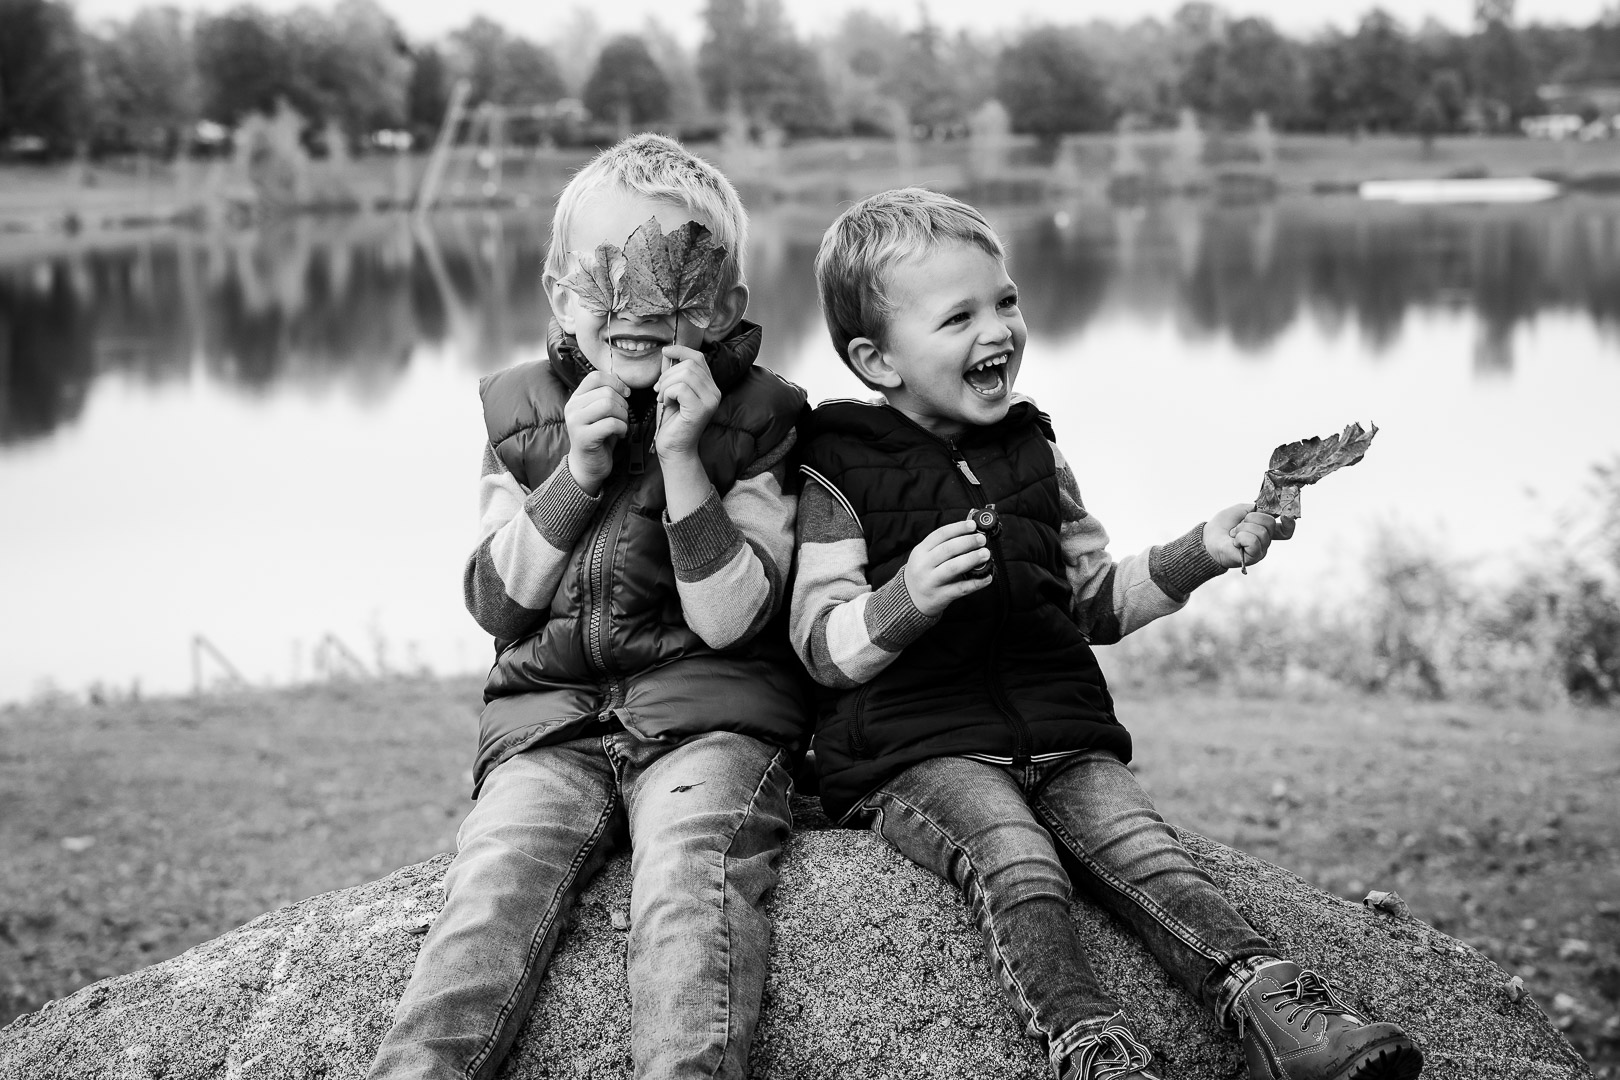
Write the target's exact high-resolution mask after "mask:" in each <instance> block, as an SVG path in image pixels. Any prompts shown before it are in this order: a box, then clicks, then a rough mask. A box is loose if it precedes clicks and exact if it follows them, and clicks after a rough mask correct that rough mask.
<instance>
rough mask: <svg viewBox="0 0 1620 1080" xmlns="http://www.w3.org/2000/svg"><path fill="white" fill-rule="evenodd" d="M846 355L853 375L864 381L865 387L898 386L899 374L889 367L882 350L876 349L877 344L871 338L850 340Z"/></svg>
mask: <svg viewBox="0 0 1620 1080" xmlns="http://www.w3.org/2000/svg"><path fill="white" fill-rule="evenodd" d="M847 355H848V356H849V366H850V367H852V368H854V369H855V374H857V375H859V376H860V377H861V378H862V379H863V380H865V382H866V383H867V385H869V386H884V387H889V388H891V389H892V388H894V387H898V386H899V385H900V373H899V372H898V371H896V370H894V368H892V367H890V366H889V361H888V358H887V357H885V356H884V355H883V350H882V349H880V348H878V344H877V342H875V341H873V340H872V339H871V338H865V337H858V338H850V339H849V345H848V347H847Z"/></svg>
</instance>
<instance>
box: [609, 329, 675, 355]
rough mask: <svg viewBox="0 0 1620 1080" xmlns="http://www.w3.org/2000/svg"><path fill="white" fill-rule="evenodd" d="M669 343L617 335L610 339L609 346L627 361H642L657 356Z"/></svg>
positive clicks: (660, 340) (651, 338) (656, 339)
mask: <svg viewBox="0 0 1620 1080" xmlns="http://www.w3.org/2000/svg"><path fill="white" fill-rule="evenodd" d="M668 344H669V342H667V341H665V340H663V339H662V338H654V337H628V336H625V335H622V334H616V335H614V336H613V337H610V338H608V345H609V346H611V347H612V349H613V351H614V352H616V353H618V354H619V355H620V356H622V357H624V358H625V359H626V360H640V359H643V358H645V357H648V356H657V355H658V354H659V353H660V352H661V351H662V350H663V348H664V346H665V345H668Z"/></svg>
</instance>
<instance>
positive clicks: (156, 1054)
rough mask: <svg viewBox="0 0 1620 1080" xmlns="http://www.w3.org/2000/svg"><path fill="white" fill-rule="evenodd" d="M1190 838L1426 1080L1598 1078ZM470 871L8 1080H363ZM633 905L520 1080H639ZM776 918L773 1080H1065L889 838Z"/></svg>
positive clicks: (762, 1074) (238, 970) (520, 1060)
mask: <svg viewBox="0 0 1620 1080" xmlns="http://www.w3.org/2000/svg"><path fill="white" fill-rule="evenodd" d="M1182 835H1183V838H1184V840H1185V842H1186V844H1187V846H1188V848H1189V849H1190V850H1191V851H1192V852H1193V854H1194V855H1195V856H1196V857H1197V858H1198V859H1199V861H1200V862H1202V863H1203V865H1204V866H1205V867H1206V868H1207V869H1208V870H1209V872H1210V874H1211V875H1212V876H1213V877H1214V879H1215V883H1216V884H1217V885H1218V886H1219V887H1220V888H1221V889H1222V890H1223V891H1224V892H1225V893H1226V895H1227V896H1229V897H1230V898H1231V899H1232V901H1233V902H1234V903H1235V904H1236V906H1237V907H1238V908H1239V909H1240V910H1241V911H1243V912H1244V914H1246V915H1247V916H1248V917H1249V919H1250V920H1251V921H1252V922H1253V923H1254V924H1255V926H1256V927H1258V928H1259V929H1260V931H1261V932H1262V933H1264V934H1266V935H1267V936H1269V937H1270V938H1271V939H1272V940H1273V941H1275V942H1276V943H1277V944H1278V945H1279V947H1280V948H1281V949H1282V950H1283V951H1284V952H1285V953H1286V954H1288V955H1290V956H1292V957H1295V958H1298V959H1300V960H1301V961H1302V962H1304V963H1305V964H1307V965H1309V966H1314V967H1317V968H1319V969H1320V970H1322V971H1323V972H1324V973H1326V974H1328V975H1329V976H1330V977H1331V978H1333V979H1334V980H1335V981H1337V982H1339V983H1340V984H1342V985H1343V987H1344V988H1345V989H1346V990H1347V992H1348V996H1349V999H1350V1000H1351V1001H1352V1002H1354V1003H1355V1004H1357V1005H1358V1006H1360V1007H1361V1008H1362V1009H1363V1010H1364V1011H1365V1012H1366V1013H1367V1014H1368V1015H1370V1016H1372V1017H1374V1018H1381V1019H1382V1018H1388V1019H1394V1020H1398V1021H1400V1022H1401V1023H1402V1024H1404V1025H1405V1027H1406V1029H1407V1030H1408V1031H1409V1032H1410V1033H1411V1034H1412V1036H1413V1037H1414V1038H1415V1039H1416V1040H1417V1041H1418V1043H1419V1044H1420V1045H1421V1046H1422V1047H1423V1050H1424V1053H1425V1054H1426V1056H1427V1058H1428V1062H1429V1064H1428V1068H1427V1069H1426V1070H1425V1074H1424V1075H1425V1076H1426V1077H1432V1078H1435V1080H1446V1078H1452V1080H1495V1078H1500V1080H1542V1078H1544V1080H1554V1078H1558V1080H1563V1078H1579V1077H1589V1076H1590V1075H1591V1074H1590V1071H1589V1070H1588V1069H1587V1067H1586V1065H1585V1064H1584V1063H1583V1062H1582V1061H1581V1059H1580V1058H1579V1057H1578V1056H1577V1055H1576V1054H1575V1052H1574V1051H1573V1050H1572V1049H1571V1048H1570V1047H1569V1045H1568V1043H1566V1042H1565V1041H1564V1039H1563V1037H1562V1036H1561V1035H1560V1034H1559V1033H1558V1032H1557V1031H1556V1030H1555V1029H1554V1028H1553V1027H1552V1025H1551V1024H1549V1023H1548V1021H1547V1018H1546V1017H1545V1016H1544V1015H1543V1014H1542V1012H1541V1010H1540V1009H1539V1008H1538V1007H1537V1006H1536V1004H1535V1002H1534V1001H1533V1000H1531V998H1529V997H1528V996H1526V995H1524V994H1523V993H1522V991H1521V990H1520V989H1519V988H1518V987H1517V986H1516V985H1514V984H1512V983H1511V982H1510V980H1509V978H1508V976H1507V975H1505V974H1504V973H1503V972H1502V971H1501V970H1500V969H1499V968H1497V967H1496V965H1494V964H1492V963H1491V962H1490V961H1489V960H1487V959H1486V958H1485V957H1484V956H1482V955H1480V954H1479V953H1478V952H1477V951H1475V950H1474V949H1472V948H1470V947H1469V946H1467V945H1464V944H1462V943H1460V942H1458V941H1456V940H1454V939H1452V938H1449V937H1447V936H1446V935H1444V934H1442V933H1440V932H1438V931H1436V930H1434V929H1432V928H1431V927H1429V926H1427V925H1426V924H1424V923H1421V922H1418V921H1416V920H1413V919H1411V918H1409V917H1406V916H1404V915H1402V914H1390V913H1387V912H1385V911H1383V910H1375V909H1372V908H1369V907H1364V906H1362V905H1359V904H1354V903H1351V902H1349V901H1346V900H1341V899H1339V898H1336V897H1333V896H1329V895H1327V894H1325V893H1322V892H1320V891H1318V890H1316V889H1314V888H1312V887H1311V886H1309V885H1307V884H1306V883H1305V882H1304V881H1302V880H1300V879H1299V878H1297V877H1295V876H1294V875H1292V874H1290V873H1288V872H1287V871H1284V870H1281V869H1278V868H1277V867H1275V866H1272V865H1270V864H1269V863H1265V862H1261V861H1259V860H1257V859H1253V858H1250V857H1249V856H1246V855H1243V854H1241V853H1239V852H1236V851H1233V850H1231V849H1229V848H1226V847H1223V846H1221V845H1219V844H1216V843H1213V842H1211V841H1209V840H1205V839H1203V838H1202V837H1199V836H1197V835H1194V834H1191V833H1185V832H1184V833H1183V834H1182ZM448 863H449V856H447V855H442V856H439V857H438V858H435V859H431V860H429V861H427V862H425V863H420V864H418V865H416V866H407V867H405V868H404V869H402V870H399V871H397V872H395V873H393V874H391V875H389V876H388V877H386V878H384V879H382V880H381V881H374V882H371V883H370V884H367V885H361V886H359V887H357V888H353V889H345V890H343V891H340V892H334V893H327V894H326V895H324V896H316V897H313V898H311V899H309V900H305V901H304V902H302V903H299V904H294V905H292V906H290V907H286V908H282V909H281V910H279V911H273V912H270V913H269V914H266V915H262V916H260V917H259V918H257V919H254V920H253V921H252V922H250V923H248V924H247V925H246V926H243V927H240V928H239V929H236V930H233V931H231V932H230V933H227V934H224V935H223V936H221V937H218V938H215V939H214V940H213V941H210V942H207V943H205V944H202V945H199V946H197V947H196V948H194V949H192V950H191V951H190V952H187V953H185V954H184V955H181V956H177V957H175V958H174V959H172V960H169V961H167V962H165V963H162V964H159V965H157V966H155V967H151V968H147V969H145V970H142V971H137V972H134V973H132V974H129V975H125V976H122V977H120V978H116V979H108V980H106V981H104V982H100V983H96V984H95V985H93V986H88V987H86V988H84V989H83V990H80V991H79V992H77V993H75V994H73V995H72V996H71V997H67V998H64V999H62V1000H59V1001H55V1002H52V1003H50V1004H48V1005H47V1006H45V1008H43V1009H41V1010H40V1011H39V1012H37V1013H33V1014H30V1015H28V1016H24V1017H21V1018H19V1019H18V1020H17V1021H16V1022H15V1023H13V1024H12V1025H11V1026H9V1027H7V1028H6V1029H4V1030H3V1031H0V1077H7V1078H11V1077H16V1078H24V1077H27V1078H31V1080H96V1078H103V1077H105V1078H108V1080H111V1078H119V1080H147V1078H151V1080H160V1078H161V1080H203V1078H210V1077H222V1078H223V1077H229V1078H232V1080H256V1078H265V1080H270V1078H274V1080H286V1078H289V1077H291V1078H301V1077H321V1078H325V1080H341V1078H348V1077H361V1076H363V1075H364V1074H365V1070H366V1067H367V1064H368V1063H369V1062H370V1060H371V1056H372V1053H373V1052H374V1051H375V1049H376V1047H377V1043H378V1042H379V1040H380V1039H381V1038H382V1035H383V1032H384V1031H385V1030H386V1029H387V1027H388V1024H389V1021H390V1018H391V1016H392V1014H393V1010H394V1005H395V1003H396V1002H397V1001H398V1000H399V996H400V993H401V991H402V990H403V989H404V987H405V982H406V980H407V978H408V977H409V975H410V970H411V964H412V962H413V960H414V957H415V955H416V951H417V949H418V947H419V946H420V943H421V940H422V938H421V935H422V933H423V932H424V931H425V929H426V926H427V925H428V924H429V923H430V922H431V921H432V919H433V917H434V914H435V912H436V911H437V910H438V907H439V902H440V883H441V879H442V878H443V875H444V870H445V867H446V866H447V865H448ZM628 897H629V867H628V862H627V860H625V859H622V858H621V859H618V860H616V861H614V862H613V863H610V864H609V866H608V867H607V869H606V870H604V871H603V872H602V874H601V875H599V877H598V879H597V880H596V881H595V882H594V883H593V884H592V885H591V887H590V888H589V889H588V890H587V891H586V893H585V895H584V897H583V898H582V901H581V903H580V905H579V908H578V910H577V915H576V918H575V920H574V925H573V927H572V929H571V932H570V933H569V934H568V935H567V936H566V937H565V939H564V941H563V944H562V946H561V947H560V948H559V949H558V952H557V955H556V957H555V959H554V960H553V963H552V966H551V971H550V973H549V975H548V977H547V978H546V979H545V980H544V981H543V982H542V984H541V988H540V993H539V998H538V1000H537V1002H536V1004H535V1008H534V1012H533V1014H532V1016H531V1018H530V1021H529V1024H528V1026H527V1028H526V1029H525V1031H524V1033H523V1035H522V1036H521V1037H520V1038H519V1040H518V1042H517V1045H516V1047H515V1049H514V1051H513V1054H512V1057H511V1059H510V1060H509V1062H508V1064H507V1068H506V1070H505V1072H504V1073H503V1075H504V1076H506V1077H509V1078H514V1080H539V1078H543V1077H568V1078H579V1077H603V1078H612V1080H617V1078H620V1077H629V1076H630V1075H631V1072H630V1067H629V1040H628V1031H627V1024H626V1017H627V1015H628V1004H627V995H626V990H625V972H624V953H625V935H624V933H623V931H621V930H618V929H615V924H618V925H621V926H622V925H623V923H624V918H625V916H624V913H625V912H626V911H628V908H629V902H628ZM772 910H773V914H774V916H775V919H776V938H775V946H774V950H773V954H772V962H771V973H770V981H769V984H768V987H767V989H766V1000H765V1006H764V1014H763V1017H762V1019H761V1024H760V1029H759V1036H758V1038H757V1040H756V1042H755V1046H754V1055H753V1064H754V1068H753V1073H754V1076H755V1077H756V1078H759V1080H832V1078H840V1080H842V1078H852V1080H891V1078H892V1080H902V1078H905V1080H910V1078H915V1077H920V1076H934V1077H949V1078H963V1080H1015V1078H1016V1080H1038V1078H1041V1077H1045V1076H1047V1075H1049V1074H1048V1072H1047V1070H1046V1067H1045V1064H1044V1062H1043V1060H1042V1057H1041V1055H1040V1054H1039V1053H1038V1052H1037V1050H1036V1049H1035V1046H1034V1044H1033V1043H1032V1042H1031V1041H1030V1040H1029V1039H1027V1038H1025V1037H1024V1036H1023V1035H1022V1034H1021V1033H1020V1031H1019V1027H1018V1024H1017V1023H1016V1021H1015V1020H1014V1019H1013V1017H1012V1014H1011V1013H1010V1012H1009V1011H1008V1010H1007V1009H1006V1008H1005V1007H1004V1006H1003V1005H1002V1003H1001V1001H1000V1000H999V997H998V994H997V991H996V989H995V986H994V981H993V979H992V977H991V974H990V972H989V971H988V969H987V967H986V965H985V963H984V961H983V960H982V958H981V954H980V946H979V939H978V935H977V932H976V931H975V930H974V928H973V926H972V924H971V922H970V920H969V918H968V915H967V912H966V909H965V908H964V906H963V904H962V903H961V901H960V900H959V898H958V897H957V896H956V895H955V894H954V893H953V892H952V891H951V890H950V888H949V887H947V886H946V885H944V884H942V883H941V882H939V881H937V880H936V879H934V878H932V877H930V876H929V875H928V874H926V873H925V872H923V871H921V870H919V869H917V868H916V867H913V866H911V865H910V864H909V863H906V862H905V861H904V860H902V859H901V858H899V857H898V856H896V855H895V854H893V853H892V852H890V851H889V850H888V849H887V848H885V847H883V846H882V844H881V843H880V842H878V841H877V840H875V839H874V838H873V837H872V836H871V835H870V834H867V833H861V832H847V831H836V830H835V831H802V832H799V833H796V834H795V835H794V837H793V840H792V842H791V844H790V845H789V847H788V850H787V853H786V856H785V858H784V860H783V865H782V880H781V885H780V887H779V888H778V889H777V891H776V894H775V898H774V899H773V901H772ZM1074 919H1075V923H1076V925H1077V926H1078V928H1079V931H1080V934H1081V936H1082V938H1083V939H1084V940H1085V943H1086V945H1087V947H1088V948H1089V950H1090V951H1091V954H1092V957H1093V960H1094V964H1095V967H1096V969H1097V971H1098V973H1099V975H1100V976H1101V977H1102V978H1103V979H1104V980H1105V982H1106V983H1107V984H1109V985H1110V986H1111V987H1112V988H1113V989H1114V991H1115V992H1116V993H1117V994H1118V996H1119V997H1120V998H1121V999H1122V1000H1123V1001H1124V1003H1125V1005H1126V1008H1127V1009H1128V1010H1129V1011H1130V1013H1131V1015H1132V1017H1133V1019H1134V1021H1135V1026H1136V1029H1137V1032H1138V1034H1139V1035H1140V1036H1141V1037H1142V1038H1143V1039H1144V1041H1146V1042H1147V1043H1148V1044H1149V1045H1150V1046H1152V1047H1153V1049H1154V1051H1155V1053H1156V1055H1157V1057H1158V1061H1159V1065H1160V1069H1159V1071H1160V1072H1161V1073H1162V1074H1163V1076H1164V1078H1165V1080H1224V1078H1236V1077H1241V1076H1243V1065H1242V1061H1241V1058H1240V1056H1239V1054H1238V1052H1237V1046H1236V1044H1235V1042H1234V1041H1233V1040H1232V1039H1231V1038H1230V1037H1229V1036H1226V1035H1224V1034H1222V1033H1221V1032H1220V1031H1218V1030H1217V1028H1216V1027H1215V1025H1214V1023H1213V1022H1212V1021H1211V1020H1209V1019H1208V1018H1207V1017H1206V1016H1204V1015H1203V1014H1202V1013H1200V1012H1199V1011H1198V1010H1197V1009H1196V1008H1195V1007H1194V1005H1193V1003H1192V1001H1191V999H1190V998H1188V997H1187V995H1186V994H1184V993H1183V992H1182V991H1181V990H1180V989H1178V988H1177V987H1175V986H1173V985H1172V984H1171V983H1170V982H1169V980H1168V979H1167V977H1166V976H1165V974H1164V972H1163V971H1162V970H1161V969H1160V968H1159V967H1158V965H1157V964H1155V963H1154V961H1153V960H1152V958H1151V957H1150V956H1149V955H1148V954H1147V953H1146V952H1145V951H1144V950H1143V948H1142V947H1141V945H1140V944H1139V943H1138V941H1137V939H1135V938H1134V937H1133V936H1131V935H1130V934H1129V932H1128V931H1126V930H1125V929H1124V928H1123V927H1122V925H1121V924H1119V923H1117V922H1115V921H1114V920H1113V919H1112V918H1111V917H1110V916H1108V915H1107V914H1104V913H1103V912H1101V911H1100V910H1098V909H1096V908H1094V907H1092V906H1091V905H1089V904H1085V903H1081V904H1077V905H1076V906H1075V911H1074Z"/></svg>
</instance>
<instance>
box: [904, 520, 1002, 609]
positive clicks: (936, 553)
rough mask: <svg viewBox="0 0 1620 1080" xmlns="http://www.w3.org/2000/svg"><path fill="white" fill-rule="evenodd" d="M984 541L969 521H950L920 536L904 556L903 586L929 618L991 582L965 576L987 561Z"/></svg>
mask: <svg viewBox="0 0 1620 1080" xmlns="http://www.w3.org/2000/svg"><path fill="white" fill-rule="evenodd" d="M987 543H989V541H988V540H986V539H985V538H984V534H983V533H981V532H979V530H978V529H976V528H974V527H973V522H971V521H953V522H951V523H950V524H949V525H941V526H940V527H939V528H937V529H935V530H934V531H933V532H931V533H929V534H928V535H927V536H925V537H923V538H922V542H921V543H919V544H918V545H917V546H916V547H914V548H912V549H911V558H909V559H907V560H906V589H907V591H909V592H910V593H911V602H912V603H914V604H916V605H917V610H918V611H920V612H922V613H923V614H924V615H927V616H928V617H930V618H932V617H934V616H935V615H938V614H939V613H940V612H942V611H944V610H945V609H946V608H947V607H949V606H950V604H951V601H953V600H957V599H959V598H961V597H964V596H966V595H968V594H969V593H975V592H978V591H979V590H980V589H982V588H984V587H985V586H986V585H988V584H990V582H991V581H992V580H993V579H992V578H989V577H979V578H974V577H968V576H967V573H968V571H970V570H977V569H978V568H979V567H981V566H983V565H984V564H985V563H986V562H988V561H989V559H990V552H989V551H988V550H987V549H986V548H985V545H986V544H987Z"/></svg>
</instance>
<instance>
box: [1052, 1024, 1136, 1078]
mask: <svg viewBox="0 0 1620 1080" xmlns="http://www.w3.org/2000/svg"><path fill="white" fill-rule="evenodd" d="M1152 1060H1153V1052H1152V1051H1150V1050H1149V1049H1148V1048H1147V1047H1145V1046H1143V1045H1142V1044H1141V1043H1139V1042H1137V1041H1136V1037H1135V1036H1133V1035H1132V1034H1131V1033H1130V1031H1129V1030H1127V1029H1126V1028H1124V1027H1121V1026H1120V1025H1118V1024H1109V1025H1108V1026H1107V1027H1105V1028H1103V1029H1102V1030H1101V1031H1099V1032H1097V1034H1096V1035H1093V1036H1092V1037H1091V1038H1090V1039H1089V1040H1087V1041H1086V1042H1084V1043H1082V1044H1081V1045H1080V1047H1079V1048H1078V1049H1076V1050H1075V1051H1074V1053H1073V1054H1071V1055H1070V1056H1069V1068H1068V1070H1067V1071H1066V1072H1065V1073H1064V1074H1063V1075H1064V1076H1065V1077H1073V1078H1074V1080H1124V1078H1125V1077H1129V1076H1142V1077H1148V1076H1149V1074H1148V1072H1147V1071H1146V1070H1147V1065H1148V1062H1150V1061H1152Z"/></svg>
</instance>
